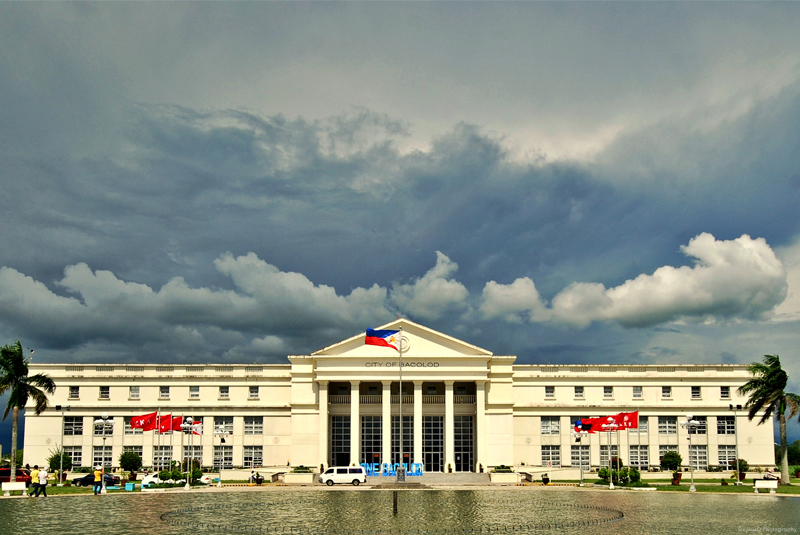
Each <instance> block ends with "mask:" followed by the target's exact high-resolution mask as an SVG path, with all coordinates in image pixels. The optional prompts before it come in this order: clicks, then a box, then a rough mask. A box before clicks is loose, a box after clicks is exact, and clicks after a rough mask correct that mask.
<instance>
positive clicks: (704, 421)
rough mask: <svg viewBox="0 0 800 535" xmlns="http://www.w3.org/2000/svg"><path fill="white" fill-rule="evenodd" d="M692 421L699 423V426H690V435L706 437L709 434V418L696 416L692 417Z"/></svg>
mask: <svg viewBox="0 0 800 535" xmlns="http://www.w3.org/2000/svg"><path fill="white" fill-rule="evenodd" d="M692 421H693V422H697V423H698V424H699V425H692V426H689V434H690V435H705V434H706V433H707V432H708V431H707V430H708V417H707V416H694V417H692Z"/></svg>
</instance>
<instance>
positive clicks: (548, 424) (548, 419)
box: [542, 416, 561, 435]
mask: <svg viewBox="0 0 800 535" xmlns="http://www.w3.org/2000/svg"><path fill="white" fill-rule="evenodd" d="M560 432H561V418H560V417H558V416H542V434H543V435H558V434H559V433H560Z"/></svg>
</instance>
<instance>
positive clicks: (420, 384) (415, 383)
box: [414, 379, 424, 386]
mask: <svg viewBox="0 0 800 535" xmlns="http://www.w3.org/2000/svg"><path fill="white" fill-rule="evenodd" d="M423 382H424V381H421V380H420V379H414V386H422V383H423Z"/></svg>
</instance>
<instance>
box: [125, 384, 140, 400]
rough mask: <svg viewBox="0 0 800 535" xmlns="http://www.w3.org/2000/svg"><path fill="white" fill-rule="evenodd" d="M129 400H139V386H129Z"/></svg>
mask: <svg viewBox="0 0 800 535" xmlns="http://www.w3.org/2000/svg"><path fill="white" fill-rule="evenodd" d="M128 398H129V399H139V387H138V386H129V387H128Z"/></svg>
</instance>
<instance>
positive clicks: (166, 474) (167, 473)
mask: <svg viewBox="0 0 800 535" xmlns="http://www.w3.org/2000/svg"><path fill="white" fill-rule="evenodd" d="M158 479H160V480H161V481H166V480H168V479H172V470H161V471H160V472H159V473H158Z"/></svg>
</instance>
